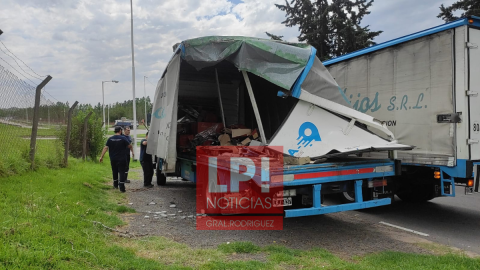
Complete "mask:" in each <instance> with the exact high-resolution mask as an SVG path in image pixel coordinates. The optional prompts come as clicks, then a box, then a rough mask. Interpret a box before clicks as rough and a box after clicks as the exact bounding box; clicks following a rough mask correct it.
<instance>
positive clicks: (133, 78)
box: [130, 0, 137, 160]
mask: <svg viewBox="0 0 480 270" xmlns="http://www.w3.org/2000/svg"><path fill="white" fill-rule="evenodd" d="M130 37H131V44H132V95H133V99H132V100H133V152H134V153H137V123H136V122H135V121H137V100H136V99H135V53H134V47H133V1H132V0H130ZM134 160H136V159H134Z"/></svg>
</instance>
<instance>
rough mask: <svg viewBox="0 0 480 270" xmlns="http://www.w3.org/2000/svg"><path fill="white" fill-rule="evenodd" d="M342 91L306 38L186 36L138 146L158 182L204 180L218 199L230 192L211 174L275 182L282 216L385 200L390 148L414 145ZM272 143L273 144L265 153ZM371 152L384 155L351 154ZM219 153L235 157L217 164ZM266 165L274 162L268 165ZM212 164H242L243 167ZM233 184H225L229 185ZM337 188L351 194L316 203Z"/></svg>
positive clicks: (393, 171) (391, 184) (393, 164)
mask: <svg viewBox="0 0 480 270" xmlns="http://www.w3.org/2000/svg"><path fill="white" fill-rule="evenodd" d="M343 96H344V93H343V91H341V89H340V88H339V86H338V84H337V83H336V82H335V80H334V79H333V78H332V76H331V75H330V73H329V72H328V71H327V69H326V68H325V67H324V66H323V65H322V63H321V62H320V60H319V59H318V58H317V57H316V50H315V48H313V47H311V46H309V45H307V44H297V43H286V42H279V41H272V40H266V39H258V38H250V37H235V36H232V37H225V36H210V37H200V38H195V39H190V40H185V41H183V42H181V43H179V44H178V45H177V46H176V48H175V52H174V54H173V56H172V58H171V60H170V61H169V63H168V65H167V67H166V69H165V72H164V73H163V75H162V76H161V79H160V80H159V82H158V84H157V89H156V92H155V98H154V105H153V110H152V123H151V126H150V132H149V137H148V142H147V150H146V152H147V153H148V154H151V155H155V157H156V158H155V160H156V161H157V184H158V185H165V184H166V182H167V181H166V180H167V176H180V177H182V178H183V179H185V180H189V181H192V182H196V183H197V186H200V187H202V186H205V185H206V181H208V188H209V190H210V187H213V188H212V189H211V190H214V192H211V193H215V196H219V197H215V198H219V199H218V201H220V200H221V199H225V200H224V201H230V200H229V199H227V198H226V197H223V196H227V195H225V193H227V190H228V188H227V187H228V184H225V185H223V184H219V183H217V175H218V177H219V178H220V176H222V177H221V178H222V179H223V180H225V178H228V177H230V178H231V179H237V180H238V179H244V180H242V181H250V180H252V181H254V184H255V185H256V187H257V189H259V187H261V189H262V190H263V189H264V187H266V186H268V187H269V188H270V187H273V188H280V187H281V188H282V189H283V191H282V192H280V193H275V194H277V195H276V196H278V198H275V199H274V205H276V206H284V207H285V211H284V216H285V217H298V216H309V215H319V214H326V213H333V212H340V211H346V210H354V209H364V208H369V207H376V206H381V205H387V204H390V203H391V199H392V197H393V195H394V193H395V190H396V186H397V184H396V182H397V181H399V180H400V178H398V176H399V175H400V173H401V162H399V161H398V160H395V159H394V151H396V150H407V149H412V146H410V145H405V144H399V143H398V142H397V140H396V139H395V136H394V135H393V133H392V132H391V131H390V130H388V128H387V127H386V126H385V125H382V124H381V122H380V121H378V120H376V119H374V117H372V116H369V115H367V114H364V113H361V112H358V111H356V110H354V109H353V108H352V106H351V105H349V104H348V102H347V101H346V100H345V99H344V98H343ZM367 127H368V128H369V129H367ZM274 147H280V149H281V150H278V149H277V152H276V154H272V152H271V151H270V150H271V149H272V148H274ZM260 149H263V150H260ZM372 151H373V152H377V151H379V152H382V151H383V152H390V156H389V157H386V158H381V159H372V158H368V157H359V155H360V154H362V153H369V152H372ZM222 157H225V158H227V159H228V158H232V160H235V162H234V161H232V163H228V162H227V163H221V162H220V161H219V160H222ZM280 157H281V158H280ZM265 158H266V159H267V161H268V162H267V163H263V161H264V159H265ZM281 159H283V160H284V161H285V163H284V162H281V161H280V160H281ZM248 160H256V161H257V163H255V164H257V165H258V164H261V166H257V167H255V166H253V165H252V164H254V163H252V162H254V161H252V162H250V161H248ZM287 160H288V161H287ZM236 162H239V163H238V164H237V163H236ZM274 163H280V164H281V166H280V167H276V168H275V169H272V168H271V167H269V165H268V164H274ZM220 164H230V165H229V166H230V168H240V166H242V168H244V167H243V166H245V168H246V172H248V174H249V175H246V174H245V173H244V172H240V169H233V171H228V168H229V167H228V166H227V165H225V166H223V165H222V166H221V165H220ZM232 164H233V165H232ZM264 164H267V165H268V166H267V165H265V166H264ZM204 167H208V170H206V172H207V173H206V174H202V169H201V168H204ZM242 170H243V169H242ZM204 172H205V171H204ZM245 177H247V178H245ZM222 179H219V180H218V181H219V182H221V181H222ZM232 181H233V180H232ZM233 182H235V181H233ZM210 185H211V186H210ZM220 186H222V188H224V187H225V191H224V190H223V189H222V188H219V187H220ZM235 186H237V185H234V183H232V182H230V189H231V190H234V187H235ZM217 187H218V189H217ZM237 187H238V186H237ZM198 190H201V189H197V192H198ZM235 190H237V188H235ZM253 190H255V188H252V189H251V190H250V191H253ZM237 191H238V190H237ZM262 192H263V191H262ZM343 192H347V194H348V193H350V194H352V193H354V196H352V200H351V201H350V202H348V203H346V204H339V205H328V206H325V205H322V204H321V201H322V196H323V195H326V194H335V193H338V194H343ZM246 193H248V194H250V192H246ZM197 195H198V194H197ZM200 195H201V196H197V198H201V197H202V198H210V197H209V196H211V194H208V193H207V192H206V193H204V194H200ZM240 201H241V200H240ZM197 203H198V201H197ZM207 206H208V205H207ZM197 207H198V204H197ZM207 208H208V207H207ZM207 208H205V209H207ZM240 208H242V209H243V206H241V205H240ZM229 209H231V208H229ZM235 209H238V207H235ZM229 211H230V210H229Z"/></svg>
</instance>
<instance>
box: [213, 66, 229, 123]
mask: <svg viewBox="0 0 480 270" xmlns="http://www.w3.org/2000/svg"><path fill="white" fill-rule="evenodd" d="M215 79H216V80H217V90H218V100H219V101H220V110H221V111H222V121H223V128H227V125H226V124H225V113H224V112H223V102H222V93H221V92H220V81H219V80H218V73H217V69H215Z"/></svg>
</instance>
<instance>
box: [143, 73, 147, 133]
mask: <svg viewBox="0 0 480 270" xmlns="http://www.w3.org/2000/svg"><path fill="white" fill-rule="evenodd" d="M146 78H148V77H147V76H143V100H144V101H145V119H144V120H145V125H148V121H147V90H145V79H146Z"/></svg>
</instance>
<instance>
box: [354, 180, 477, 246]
mask: <svg viewBox="0 0 480 270" xmlns="http://www.w3.org/2000/svg"><path fill="white" fill-rule="evenodd" d="M455 192H456V197H454V198H451V197H440V198H435V199H433V200H431V201H429V202H426V203H420V204H418V203H404V202H402V201H401V200H400V199H398V198H396V199H395V202H394V203H393V204H392V205H389V206H383V207H378V208H371V209H366V210H361V211H353V212H355V214H358V217H361V218H362V219H365V220H368V221H369V222H372V223H379V222H386V223H389V224H393V225H397V226H401V227H404V228H406V229H410V230H414V231H417V232H421V233H425V234H428V235H429V236H421V235H417V236H419V237H422V238H425V239H427V240H430V241H433V242H437V243H441V244H445V245H449V246H453V247H457V248H460V249H462V250H466V251H470V252H473V253H477V254H480V193H476V194H473V195H465V194H464V193H465V188H464V187H461V186H457V187H456V189H455Z"/></svg>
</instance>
